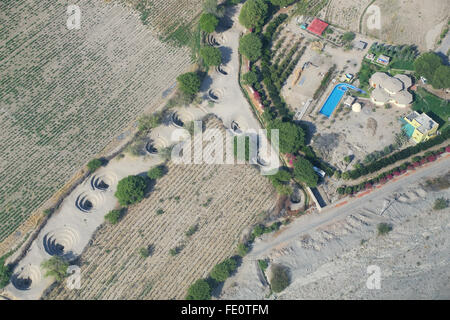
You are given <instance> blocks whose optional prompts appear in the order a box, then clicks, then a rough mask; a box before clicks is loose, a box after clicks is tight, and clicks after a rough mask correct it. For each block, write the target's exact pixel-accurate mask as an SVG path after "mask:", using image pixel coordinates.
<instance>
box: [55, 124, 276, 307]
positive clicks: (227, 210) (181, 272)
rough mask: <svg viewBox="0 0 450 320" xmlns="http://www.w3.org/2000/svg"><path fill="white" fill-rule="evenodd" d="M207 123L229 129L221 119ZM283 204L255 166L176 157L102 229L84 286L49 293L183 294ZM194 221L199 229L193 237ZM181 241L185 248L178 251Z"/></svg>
mask: <svg viewBox="0 0 450 320" xmlns="http://www.w3.org/2000/svg"><path fill="white" fill-rule="evenodd" d="M206 127H207V128H222V129H221V130H222V131H224V129H223V125H222V123H221V122H219V121H218V120H217V119H216V118H213V119H210V120H208V121H207V123H206ZM275 204H276V196H275V192H274V190H273V187H272V186H271V184H270V182H269V181H268V179H267V178H265V177H263V176H262V175H261V174H260V173H259V171H258V170H256V169H255V168H253V167H252V166H250V165H206V164H202V165H175V164H173V163H169V164H168V173H167V175H166V176H164V177H163V178H161V179H160V180H158V182H157V183H156V185H155V187H154V190H153V191H152V193H151V194H150V196H149V197H148V198H147V199H145V200H144V201H143V202H142V203H140V204H138V205H136V206H133V207H130V208H129V211H128V213H127V214H126V215H125V217H124V218H123V220H122V221H120V222H119V224H118V225H115V226H110V225H105V226H103V227H102V228H100V229H99V230H98V232H97V234H96V236H95V238H94V239H93V242H92V245H91V246H90V247H88V248H87V249H86V250H85V252H84V253H83V254H82V255H81V274H82V275H83V280H82V288H81V290H72V291H70V290H67V289H65V288H64V287H63V286H59V287H56V288H55V289H54V290H53V291H52V292H51V293H50V294H49V295H48V296H47V298H48V299H172V298H175V299H182V298H184V297H185V296H186V292H187V288H188V287H189V286H190V285H191V284H192V283H193V282H194V281H195V280H197V279H199V278H202V277H205V276H206V275H207V274H208V272H209V271H211V269H212V268H213V266H214V265H215V264H217V263H218V262H220V261H222V260H224V259H225V258H227V257H229V256H231V255H233V254H234V252H235V249H236V246H237V244H238V241H239V240H240V237H241V234H242V232H243V230H244V229H245V228H246V227H248V226H249V225H252V224H254V223H255V222H256V221H257V219H258V216H260V215H261V214H262V213H265V212H268V211H271V210H272V209H273V208H274V207H275ZM158 213H159V214H158ZM194 225H197V226H198V230H197V231H196V232H195V233H194V234H193V235H191V236H187V235H186V234H185V233H186V232H187V231H188V230H189V228H190V227H191V226H194ZM144 247H145V248H151V250H150V251H151V255H150V257H148V258H143V257H142V256H141V255H140V254H139V249H140V248H144ZM175 248H178V249H179V250H180V252H179V253H178V254H176V255H174V256H172V255H171V254H170V253H169V251H170V250H171V249H175ZM199 253H201V254H199Z"/></svg>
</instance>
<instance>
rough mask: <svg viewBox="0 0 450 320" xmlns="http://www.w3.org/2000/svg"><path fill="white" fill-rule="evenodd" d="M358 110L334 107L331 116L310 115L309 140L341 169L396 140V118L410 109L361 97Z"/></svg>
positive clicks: (320, 153)
mask: <svg viewBox="0 0 450 320" xmlns="http://www.w3.org/2000/svg"><path fill="white" fill-rule="evenodd" d="M358 102H359V103H360V104H361V105H362V111H361V112H358V113H356V112H353V111H352V110H351V109H350V108H348V107H344V108H341V109H337V110H336V111H335V113H334V114H333V115H332V116H331V118H329V119H328V118H327V117H325V116H322V115H320V114H312V115H310V116H309V117H305V118H304V120H305V121H308V119H311V116H312V117H314V119H315V121H314V120H313V119H311V121H313V122H311V125H310V127H311V128H312V130H313V132H314V133H315V135H314V137H313V141H312V146H313V148H314V150H316V151H317V152H318V154H319V155H320V156H321V157H322V158H323V159H324V160H325V161H327V162H329V163H330V164H332V165H333V166H336V167H337V168H338V169H340V170H347V169H350V168H351V167H352V166H353V164H355V163H357V162H359V161H362V160H363V159H364V157H365V156H366V155H367V154H369V153H372V152H374V151H378V150H383V148H384V147H386V146H388V145H390V144H392V143H394V142H395V134H397V133H399V132H401V124H400V123H399V122H398V120H397V119H398V118H399V117H401V116H402V115H404V114H406V113H407V112H408V111H409V108H408V110H404V109H400V108H396V107H392V108H391V109H385V108H384V107H383V106H381V107H380V106H378V107H376V106H375V105H373V104H372V103H371V102H370V100H367V99H361V100H358ZM345 156H353V158H354V160H353V161H352V163H350V164H347V163H346V162H345V161H344V157H345Z"/></svg>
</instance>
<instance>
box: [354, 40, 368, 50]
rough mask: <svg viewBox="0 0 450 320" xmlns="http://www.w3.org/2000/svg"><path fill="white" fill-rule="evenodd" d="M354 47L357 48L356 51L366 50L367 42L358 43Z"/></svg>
mask: <svg viewBox="0 0 450 320" xmlns="http://www.w3.org/2000/svg"><path fill="white" fill-rule="evenodd" d="M354 47H355V48H356V49H360V50H364V49H365V48H366V47H367V42H364V41H361V40H360V41H357V42H356V43H355V45H354Z"/></svg>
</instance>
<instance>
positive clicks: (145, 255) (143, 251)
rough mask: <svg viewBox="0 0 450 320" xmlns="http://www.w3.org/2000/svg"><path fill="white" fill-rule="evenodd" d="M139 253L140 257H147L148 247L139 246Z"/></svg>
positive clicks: (148, 254) (148, 253)
mask: <svg viewBox="0 0 450 320" xmlns="http://www.w3.org/2000/svg"><path fill="white" fill-rule="evenodd" d="M139 254H140V255H141V257H142V258H148V257H149V256H150V250H149V249H148V248H140V249H139Z"/></svg>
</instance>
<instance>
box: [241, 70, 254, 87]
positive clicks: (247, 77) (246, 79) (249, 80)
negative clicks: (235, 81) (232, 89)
mask: <svg viewBox="0 0 450 320" xmlns="http://www.w3.org/2000/svg"><path fill="white" fill-rule="evenodd" d="M242 80H243V83H244V84H247V85H249V86H252V85H254V84H255V83H257V82H258V75H257V74H256V73H255V72H253V71H250V72H247V73H246V74H244V75H243V76H242Z"/></svg>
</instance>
